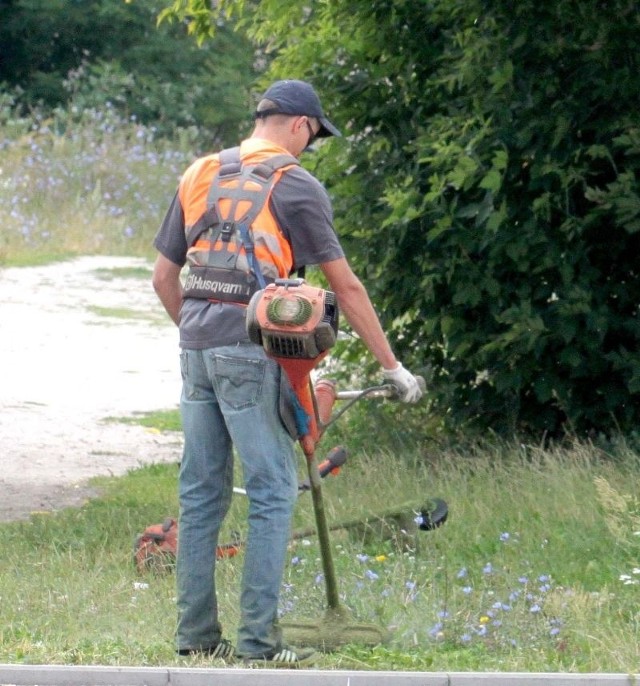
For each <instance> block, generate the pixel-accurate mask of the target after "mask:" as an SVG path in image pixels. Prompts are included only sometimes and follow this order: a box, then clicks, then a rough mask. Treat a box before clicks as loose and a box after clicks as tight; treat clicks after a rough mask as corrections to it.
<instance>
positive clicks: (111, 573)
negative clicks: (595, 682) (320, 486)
mask: <svg viewBox="0 0 640 686" xmlns="http://www.w3.org/2000/svg"><path fill="white" fill-rule="evenodd" d="M637 467H638V458H637V456H636V455H635V454H634V453H632V452H631V451H627V452H626V453H625V454H623V456H622V458H620V459H617V460H616V461H613V460H611V459H603V455H602V453H601V452H600V451H598V450H597V449H595V448H593V447H591V446H585V445H579V444H578V445H574V446H573V447H571V448H570V449H566V450H557V451H546V452H545V451H540V450H537V449H535V448H530V447H526V448H525V447H519V446H502V447H501V448H500V449H497V448H493V449H490V448H486V449H483V450H480V449H478V450H476V451H475V452H473V453H472V454H470V453H468V452H466V453H461V452H456V451H453V450H441V451H439V452H437V453H434V454H432V455H430V458H429V460H428V461H425V460H424V459H422V458H420V457H419V456H417V455H411V454H406V455H403V456H402V457H400V458H399V457H398V456H397V455H392V454H390V453H378V452H374V453H371V454H367V453H365V452H364V451H361V452H360V453H359V454H357V455H355V456H353V457H352V458H351V460H350V462H349V464H348V465H347V467H346V468H345V469H344V470H343V472H342V473H341V475H340V476H338V477H336V478H334V477H331V478H329V480H328V481H327V482H326V484H325V488H324V492H325V499H326V501H327V508H328V515H329V519H330V522H331V523H336V522H341V521H345V520H350V519H353V518H354V517H362V516H364V515H365V514H367V513H370V512H379V511H381V510H385V509H389V506H390V505H394V506H396V505H398V503H400V502H407V503H415V504H419V503H422V502H424V501H425V499H426V498H427V497H428V496H431V495H439V496H442V497H444V498H445V499H446V500H447V501H448V502H449V505H450V511H451V515H450V519H449V521H448V522H447V523H446V524H445V525H444V526H442V527H441V528H440V529H437V530H436V531H432V532H424V533H423V532H420V533H417V534H415V535H414V536H413V537H412V538H410V539H409V543H408V544H407V541H406V540H405V539H404V538H403V537H400V538H401V539H402V540H399V539H398V540H393V539H388V538H387V539H383V538H379V537H376V536H373V537H365V536H364V534H363V532H360V531H354V530H351V529H350V530H346V531H342V530H337V531H334V532H333V533H332V546H333V552H334V562H335V565H336V570H337V573H338V579H339V584H340V594H341V598H342V602H343V603H344V605H345V606H346V607H347V608H348V609H349V611H350V613H351V615H352V616H353V618H354V621H355V620H357V621H359V622H372V623H374V624H376V625H377V626H382V627H387V628H390V629H391V630H392V635H393V638H392V641H391V642H390V643H389V644H388V645H386V646H384V647H382V646H379V647H376V648H365V647H362V646H355V645H352V646H345V647H343V648H342V649H340V650H338V651H337V652H334V653H331V654H327V655H325V656H323V657H322V659H321V662H320V663H319V666H320V667H323V668H350V669H351V668H355V669H393V670H401V669H402V670H436V671H439V670H453V671H465V670H480V671H492V670H497V671H573V672H634V671H635V670H636V669H637V666H638V664H639V658H640V653H639V648H638V646H639V645H640V613H639V612H638V607H637V592H638V588H637V586H638V584H639V583H640V569H638V562H639V556H638V551H639V548H640V537H639V535H638V533H637V532H638V531H639V530H640V508H639V507H638V501H637V500H635V493H637V491H638V469H637ZM176 479H177V466H176V465H164V466H160V465H154V466H150V467H145V468H142V469H138V470H135V471H132V472H130V473H129V474H128V475H126V476H125V477H121V478H100V479H97V480H95V484H96V485H97V487H98V488H99V490H100V491H101V493H102V495H101V497H100V498H98V499H96V500H93V501H91V502H89V503H88V504H87V505H86V506H84V507H83V508H81V509H77V510H74V509H71V510H67V511H63V512H60V513H57V514H54V515H44V514H34V515H32V517H31V519H30V520H29V521H28V522H19V523H11V524H5V525H2V526H1V527H0V531H1V532H2V537H3V540H4V541H5V545H4V550H5V553H4V555H3V557H2V559H1V561H0V589H1V590H0V596H1V602H2V607H3V623H2V626H1V627H0V662H11V663H16V662H17V663H60V664H108V665H119V664H130V665H167V664H174V665H181V664H206V662H205V661H202V660H198V659H195V660H194V659H190V660H185V659H184V658H179V657H177V656H176V655H175V653H174V651H173V632H174V626H175V603H174V593H175V591H174V578H173V574H171V573H169V574H164V575H162V574H146V575H139V574H138V573H137V572H136V570H135V568H134V566H133V564H132V541H133V539H134V537H135V535H136V534H137V533H139V532H140V531H141V530H142V529H143V528H144V527H145V526H146V525H148V524H151V523H155V522H160V521H162V520H163V519H164V518H165V517H166V516H168V515H175V514H176V513H177V503H176V495H175V494H176ZM621 503H623V504H624V507H621ZM410 509H411V508H409V511H410ZM245 514H246V502H245V501H244V499H243V498H242V497H241V496H237V497H235V499H234V502H233V505H232V509H231V512H230V514H229V517H228V521H227V523H226V524H225V529H224V533H223V536H222V539H223V540H227V539H228V540H231V538H232V536H233V532H234V531H240V532H242V531H243V530H244V527H245V521H244V518H245ZM312 522H313V517H312V509H311V502H310V498H309V495H308V494H303V495H301V497H300V500H299V503H298V507H297V510H296V513H295V522H294V525H295V527H296V528H306V527H309V526H312ZM241 566H242V555H241V554H240V555H239V556H237V557H235V558H232V559H228V560H224V561H221V562H219V563H218V575H219V576H218V584H219V592H220V607H221V613H222V617H223V619H224V623H225V628H226V632H227V634H228V635H229V636H231V637H233V635H234V631H235V626H236V623H237V619H238V613H237V608H238V585H239V578H240V573H241ZM324 607H325V589H324V583H323V579H322V574H321V564H320V551H319V549H318V546H317V542H316V541H315V539H314V537H313V536H309V537H308V538H306V539H302V540H297V541H293V542H292V546H291V550H290V557H289V561H288V565H287V569H286V576H285V581H284V586H283V591H282V599H281V610H282V613H283V616H282V621H283V622H284V621H286V619H287V617H295V618H296V619H300V618H311V619H314V618H319V617H322V615H323V612H324Z"/></svg>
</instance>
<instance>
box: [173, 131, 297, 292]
mask: <svg viewBox="0 0 640 686" xmlns="http://www.w3.org/2000/svg"><path fill="white" fill-rule="evenodd" d="M247 148H248V151H247ZM245 151H247V152H248V154H245V155H243V157H242V159H241V157H240V152H241V150H240V148H231V149H229V150H223V151H222V152H220V153H219V154H216V155H210V156H208V157H204V158H201V159H200V160H198V161H197V162H195V163H194V164H193V165H192V166H191V167H190V168H189V169H188V170H187V171H186V173H185V174H184V176H183V177H182V180H181V182H180V187H179V189H178V195H179V198H180V203H181V206H182V209H183V212H184V216H185V233H186V240H187V264H188V266H189V272H188V274H187V277H186V279H185V283H184V290H183V297H185V298H205V299H207V300H211V301H216V302H230V303H236V304H240V305H247V304H248V303H249V300H250V299H251V296H252V295H253V294H254V293H255V292H256V291H257V290H259V289H260V288H264V287H265V285H266V284H267V283H270V282H273V281H275V280H276V279H278V278H286V277H287V276H289V274H290V272H291V269H292V267H293V255H292V252H291V246H290V245H289V242H288V241H287V239H286V238H285V236H284V234H283V233H282V231H281V229H280V227H279V226H278V224H277V222H276V219H275V217H274V216H273V215H272V213H271V211H270V209H269V197H270V195H271V191H272V189H273V186H274V185H275V184H276V183H277V182H278V181H279V179H280V178H281V176H282V174H283V173H284V172H285V171H286V170H287V169H290V168H291V167H292V166H294V165H297V164H299V162H298V160H297V159H296V158H295V157H293V156H292V155H289V154H288V153H287V154H283V153H282V152H281V148H275V147H265V142H264V141H259V142H258V141H256V142H253V141H251V140H249V141H246V142H245V143H244V144H243V148H242V152H243V153H244V152H245Z"/></svg>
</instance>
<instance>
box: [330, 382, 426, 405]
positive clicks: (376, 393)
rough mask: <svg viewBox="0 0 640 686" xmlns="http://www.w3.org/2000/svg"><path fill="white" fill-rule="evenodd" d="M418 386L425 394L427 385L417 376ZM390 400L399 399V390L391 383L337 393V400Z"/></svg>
mask: <svg viewBox="0 0 640 686" xmlns="http://www.w3.org/2000/svg"><path fill="white" fill-rule="evenodd" d="M416 378H417V379H418V386H420V390H421V391H422V392H423V393H424V391H425V390H426V387H427V384H426V382H425V380H424V378H423V377H421V376H417V377H416ZM364 397H368V398H388V399H389V400H397V399H398V389H397V388H396V387H395V386H394V385H393V384H390V383H386V384H381V385H380V386H371V387H370V388H364V389H362V390H353V391H336V399H337V400H359V399H360V398H364Z"/></svg>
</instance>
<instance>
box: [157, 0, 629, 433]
mask: <svg viewBox="0 0 640 686" xmlns="http://www.w3.org/2000/svg"><path fill="white" fill-rule="evenodd" d="M215 6H216V7H215V10H214V12H216V13H217V16H225V17H234V18H235V19H236V20H240V21H241V25H242V26H244V27H245V28H246V30H247V31H248V33H249V35H250V36H251V37H252V39H253V40H255V41H257V42H258V43H259V44H261V45H262V46H264V47H266V48H267V49H269V50H271V51H272V54H273V56H274V61H273V63H272V67H271V71H270V76H272V77H302V78H306V79H308V80H310V81H312V82H313V83H315V85H316V86H317V87H318V89H319V90H320V91H321V95H322V100H323V102H324V103H325V105H326V108H327V109H328V110H329V111H330V113H331V115H332V118H333V119H335V120H336V122H337V123H338V124H339V125H341V126H342V127H343V129H344V130H345V131H346V133H347V134H348V137H347V139H346V141H331V142H330V143H328V144H326V145H325V146H323V148H322V150H321V151H320V153H319V156H318V165H317V169H318V172H319V173H320V174H321V175H322V176H323V177H324V179H325V181H326V183H327V184H328V185H329V186H330V189H331V192H332V194H333V197H334V199H335V206H336V217H337V225H338V228H339V231H340V233H341V235H342V236H343V237H344V238H345V241H346V243H347V245H348V248H349V251H350V255H351V257H352V259H353V261H354V262H355V263H356V266H357V268H358V271H359V272H360V273H361V274H362V275H363V276H364V278H365V280H366V282H367V285H368V286H369V289H370V292H371V293H372V295H373V298H374V300H375V301H376V303H377V304H378V305H379V307H380V311H381V312H382V313H383V319H384V323H385V325H386V327H387V329H388V330H389V331H390V332H391V334H392V336H393V337H394V339H395V346H396V348H397V349H398V350H399V352H400V354H401V355H402V356H403V357H404V358H405V359H406V361H407V363H408V364H409V365H410V366H412V367H413V368H419V367H420V366H424V367H427V366H428V367H431V368H433V370H434V372H433V375H432V378H431V382H430V383H431V397H432V398H433V399H434V401H435V403H436V406H437V407H439V408H440V410H441V411H442V413H443V415H445V416H447V417H448V419H449V420H450V421H452V422H454V423H456V425H460V424H464V423H468V422H474V423H476V424H479V425H480V426H484V427H490V428H492V429H496V430H506V431H513V430H530V431H532V432H536V433H539V432H549V433H552V434H555V433H558V432H560V431H563V430H567V429H570V430H573V431H577V432H586V431H604V432H607V431H610V430H613V429H622V430H624V431H630V430H633V429H634V428H635V427H636V425H637V424H638V421H639V420H640V356H639V354H638V347H639V346H638V344H639V342H640V312H639V309H638V308H639V303H640V282H639V278H638V276H639V274H638V272H639V267H638V257H637V255H638V251H639V248H640V194H639V192H638V174H639V171H640V114H639V111H640V110H639V107H638V106H639V105H640V102H639V101H640V68H639V67H640V64H639V61H640V60H639V58H638V51H637V45H638V41H639V39H640V13H638V11H637V6H636V3H635V2H633V1H632V0H607V1H606V2H603V1H602V0H557V1H555V2H552V3H546V2H539V0H520V1H519V2H517V3H513V2H506V1H505V0H350V2H338V1H336V0H324V1H323V2H313V3H306V4H305V3H303V4H301V3H298V2H297V1H294V0H263V1H262V2H260V3H256V4H252V3H248V2H245V1H244V0H218V2H217V3H215ZM207 8H208V3H206V2H204V0H176V2H175V3H174V4H173V6H172V7H171V8H170V11H171V12H173V13H174V14H177V15H179V16H183V17H185V16H187V17H189V16H190V17H192V18H193V17H195V18H196V19H197V21H196V24H194V27H193V28H194V30H195V31H196V32H198V31H199V30H200V28H199V25H198V21H199V22H202V21H203V17H204V16H205V15H204V11H205V9H207ZM198 12H199V14H198Z"/></svg>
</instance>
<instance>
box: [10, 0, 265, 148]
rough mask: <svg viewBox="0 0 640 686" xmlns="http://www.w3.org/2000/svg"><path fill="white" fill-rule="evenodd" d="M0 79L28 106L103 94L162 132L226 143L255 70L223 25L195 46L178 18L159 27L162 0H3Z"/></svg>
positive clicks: (95, 103)
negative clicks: (195, 130)
mask: <svg viewBox="0 0 640 686" xmlns="http://www.w3.org/2000/svg"><path fill="white" fill-rule="evenodd" d="M0 7H1V14H2V21H1V22H0V46H2V47H1V48H0V84H1V83H3V82H4V83H5V86H9V87H17V88H19V89H20V93H21V94H20V100H21V102H22V103H24V105H25V106H28V107H33V106H34V105H37V104H41V105H44V106H45V107H49V108H51V107H55V106H57V105H60V104H63V103H66V102H68V101H69V100H70V99H72V98H73V100H74V102H76V103H77V102H78V101H84V102H85V103H86V105H87V106H89V107H100V106H104V105H105V104H106V102H109V103H110V105H111V106H113V107H115V108H117V109H119V110H120V111H121V113H122V114H123V115H125V116H132V117H135V118H136V119H137V120H138V121H141V122H143V123H146V124H153V125H155V126H156V127H158V128H160V129H161V130H162V131H164V132H165V133H166V132H169V131H171V130H172V129H174V128H175V127H180V126H182V127H185V126H194V127H201V128H203V129H206V131H207V135H208V136H209V137H210V138H214V139H216V140H217V141H224V142H226V143H231V142H232V141H234V140H235V139H236V137H237V132H238V127H239V122H242V121H243V120H244V119H245V118H246V112H247V108H248V102H247V92H246V91H247V87H248V84H249V83H250V82H251V81H252V80H253V79H254V78H255V75H256V71H255V63H254V54H253V50H252V47H251V44H250V43H249V41H248V40H247V39H246V38H243V37H242V35H241V34H237V33H234V32H233V31H232V30H231V29H229V28H227V27H226V26H220V27H218V29H219V30H218V31H217V33H216V37H215V40H214V41H210V42H209V43H207V45H206V46H202V47H199V46H197V45H196V43H195V42H194V41H193V40H192V39H191V38H190V37H189V36H188V35H187V29H186V27H185V26H184V25H183V24H180V23H176V24H168V23H163V24H162V25H161V26H160V27H158V26H157V17H158V13H159V12H160V10H161V9H162V7H163V4H162V2H161V0H83V1H82V2H78V1H77V0H0Z"/></svg>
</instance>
